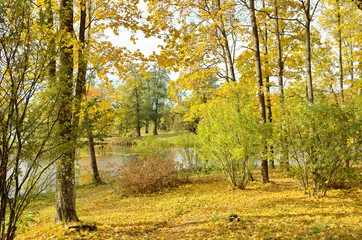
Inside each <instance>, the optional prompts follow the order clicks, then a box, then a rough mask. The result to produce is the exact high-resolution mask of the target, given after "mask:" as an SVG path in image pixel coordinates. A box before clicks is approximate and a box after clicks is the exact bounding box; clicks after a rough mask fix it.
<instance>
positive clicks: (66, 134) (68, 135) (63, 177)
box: [55, 0, 79, 222]
mask: <svg viewBox="0 0 362 240" xmlns="http://www.w3.org/2000/svg"><path fill="white" fill-rule="evenodd" d="M59 20H60V29H61V30H62V31H63V35H64V36H63V37H62V41H61V42H60V51H59V52H60V63H59V86H58V87H59V94H60V101H59V102H60V103H59V104H60V106H59V107H60V110H59V128H60V130H59V137H60V140H61V142H62V144H63V147H62V150H63V151H62V152H63V154H62V157H61V158H60V160H59V162H58V165H57V171H56V174H57V177H56V178H57V179H56V219H55V220H56V222H59V221H64V222H71V221H79V219H78V217H77V213H76V202H75V188H74V185H75V172H74V162H75V150H76V149H75V142H74V137H73V134H72V114H73V112H72V108H73V105H72V103H73V96H72V94H73V92H72V90H73V46H72V45H70V44H69V41H71V37H72V34H73V1H72V0H61V2H60V13H59Z"/></svg>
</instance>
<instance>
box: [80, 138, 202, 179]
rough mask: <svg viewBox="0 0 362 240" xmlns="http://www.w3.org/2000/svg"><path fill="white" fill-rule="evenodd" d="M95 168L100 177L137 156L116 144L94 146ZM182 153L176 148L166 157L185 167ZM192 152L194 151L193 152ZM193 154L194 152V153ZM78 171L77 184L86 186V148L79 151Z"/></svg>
mask: <svg viewBox="0 0 362 240" xmlns="http://www.w3.org/2000/svg"><path fill="white" fill-rule="evenodd" d="M191 151H193V150H191ZM95 152H96V158H97V166H98V170H99V171H100V173H101V175H102V173H103V175H104V174H105V173H106V175H113V174H111V173H112V172H114V171H115V170H117V168H119V167H120V166H121V165H122V164H123V163H124V162H127V161H130V160H132V159H134V157H135V156H137V154H138V152H137V150H136V149H135V148H133V147H124V146H121V145H117V144H106V145H98V146H95ZM181 152H182V151H181V150H180V149H177V148H170V149H169V150H168V154H167V155H168V156H172V157H173V158H174V160H175V162H176V163H179V164H182V165H183V167H187V164H186V165H185V160H184V155H183V154H182V153H181ZM193 152H194V151H193ZM194 153H195V152H194ZM78 159H79V160H78V164H77V165H78V166H77V167H78V171H77V184H86V183H89V182H91V181H92V168H91V161H90V155H89V152H88V147H87V146H85V147H84V148H82V149H80V151H79V157H78Z"/></svg>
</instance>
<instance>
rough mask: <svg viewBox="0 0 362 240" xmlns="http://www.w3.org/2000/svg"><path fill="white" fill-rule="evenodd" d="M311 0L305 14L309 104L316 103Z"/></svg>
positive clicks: (307, 4)
mask: <svg viewBox="0 0 362 240" xmlns="http://www.w3.org/2000/svg"><path fill="white" fill-rule="evenodd" d="M310 6H311V5H310V0H307V1H306V3H305V5H304V9H303V10H304V14H305V70H306V77H307V97H308V102H310V103H313V102H314V94H313V79H312V48H311V32H310V27H311V21H312V16H311V13H310V11H311V9H310Z"/></svg>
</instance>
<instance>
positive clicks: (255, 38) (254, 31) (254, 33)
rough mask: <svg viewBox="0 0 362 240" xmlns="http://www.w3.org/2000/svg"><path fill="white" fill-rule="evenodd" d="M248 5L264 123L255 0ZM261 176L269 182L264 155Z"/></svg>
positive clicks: (261, 116) (264, 110)
mask: <svg viewBox="0 0 362 240" xmlns="http://www.w3.org/2000/svg"><path fill="white" fill-rule="evenodd" d="M248 7H249V11H250V21H251V25H252V36H253V42H254V57H255V71H256V72H255V74H256V79H257V85H258V97H259V111H260V120H261V121H262V122H263V123H266V122H267V118H266V107H265V96H264V82H263V73H262V69H261V56H260V42H259V30H258V22H257V19H256V15H255V1H254V0H249V6H248ZM261 177H262V179H261V180H262V182H263V183H268V182H269V170H268V160H267V159H264V156H263V159H262V161H261Z"/></svg>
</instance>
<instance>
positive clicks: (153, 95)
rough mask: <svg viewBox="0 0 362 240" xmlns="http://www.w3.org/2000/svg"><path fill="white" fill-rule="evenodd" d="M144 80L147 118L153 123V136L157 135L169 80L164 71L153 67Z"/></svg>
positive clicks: (155, 66)
mask: <svg viewBox="0 0 362 240" xmlns="http://www.w3.org/2000/svg"><path fill="white" fill-rule="evenodd" d="M148 74H149V75H150V77H147V78H146V93H145V94H146V101H145V102H147V103H148V108H149V110H148V111H147V112H148V115H149V118H150V119H151V120H152V121H153V123H154V128H153V134H154V135H158V128H159V121H160V118H161V116H162V115H161V110H162V107H163V106H164V105H165V100H166V97H167V83H168V81H169V80H170V77H169V76H168V73H167V71H166V70H165V69H162V68H160V67H158V66H157V65H153V66H152V68H151V70H150V71H149V73H148Z"/></svg>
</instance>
